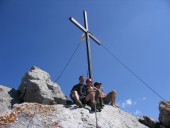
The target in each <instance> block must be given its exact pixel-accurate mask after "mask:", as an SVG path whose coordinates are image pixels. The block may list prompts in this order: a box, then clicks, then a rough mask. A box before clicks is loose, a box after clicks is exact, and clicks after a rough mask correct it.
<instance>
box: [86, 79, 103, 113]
mask: <svg viewBox="0 0 170 128" xmlns="http://www.w3.org/2000/svg"><path fill="white" fill-rule="evenodd" d="M85 88H86V89H85V90H86V92H87V94H88V95H87V96H86V102H87V104H88V103H89V101H90V103H89V105H90V106H91V110H92V111H95V105H96V109H97V110H98V111H99V112H100V111H101V107H100V105H99V98H100V91H99V90H98V89H97V88H95V87H93V86H92V80H91V79H90V78H88V79H87V80H86V86H85Z"/></svg>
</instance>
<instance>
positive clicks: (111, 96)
mask: <svg viewBox="0 0 170 128" xmlns="http://www.w3.org/2000/svg"><path fill="white" fill-rule="evenodd" d="M101 84H102V83H100V82H95V83H94V86H95V87H96V88H97V89H99V90H100V86H101ZM103 92H104V88H102V90H101V94H100V97H101V100H100V104H101V105H102V104H103V103H104V104H109V103H110V102H111V105H112V106H113V107H117V108H118V106H117V105H116V103H115V100H116V91H115V90H113V91H111V92H109V93H108V94H107V95H106V94H104V93H103Z"/></svg>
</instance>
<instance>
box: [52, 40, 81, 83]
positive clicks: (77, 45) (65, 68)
mask: <svg viewBox="0 0 170 128" xmlns="http://www.w3.org/2000/svg"><path fill="white" fill-rule="evenodd" d="M80 43H81V42H79V43H78V45H77V47H76V49H75V50H74V52H73V54H72V55H71V57H70V58H69V60H68V62H67V64H66V66H65V67H64V69H63V70H62V72H61V73H60V75H59V76H58V78H57V79H56V80H55V81H54V83H55V82H57V81H58V80H59V79H60V77H61V76H62V75H63V73H64V71H65V70H66V68H67V67H68V65H69V63H70V62H71V59H72V58H73V56H74V54H75V53H76V51H77V49H78V48H79V46H80ZM54 83H53V84H54Z"/></svg>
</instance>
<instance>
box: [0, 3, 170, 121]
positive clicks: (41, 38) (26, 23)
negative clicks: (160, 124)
mask: <svg viewBox="0 0 170 128" xmlns="http://www.w3.org/2000/svg"><path fill="white" fill-rule="evenodd" d="M83 10H86V11H87V14H88V22H89V30H90V32H92V33H93V34H94V35H95V36H96V37H97V38H98V39H99V40H100V41H101V42H102V44H103V45H104V46H105V47H107V48H108V49H109V50H110V51H111V52H112V53H113V54H114V55H115V56H117V57H118V58H119V59H120V60H121V61H122V62H123V63H124V64H125V65H126V66H128V67H129V68H130V69H131V70H132V71H133V72H134V73H136V74H137V75H138V76H139V77H140V78H141V79H143V80H144V81H145V82H146V83H147V84H148V85H149V86H151V87H152V88H153V89H154V90H155V91H156V92H158V94H159V95H161V96H162V97H163V98H164V99H165V100H169V99H170V96H169V91H170V86H169V83H170V67H169V65H170V60H169V58H170V43H169V42H170V24H169V21H170V2H169V1H168V0H108V1H102V0H93V1H90V0H86V1H80V0H72V1H69V0H50V1H47V0H29V1H26V0H15V1H13V0H8V1H7V0H1V1H0V44H1V46H0V62H1V63H0V84H1V85H4V86H8V87H11V88H15V89H17V88H18V86H19V84H20V82H21V78H22V77H23V76H24V74H25V73H26V72H27V71H28V70H29V69H30V68H31V66H32V65H35V66H37V67H39V68H41V69H42V70H45V71H47V72H48V73H49V74H50V76H51V79H52V80H53V81H55V80H56V79H57V77H58V76H59V75H60V73H61V72H62V70H63V68H64V67H65V65H66V63H67V62H68V60H69V58H70V56H71V55H72V53H73V51H74V50H75V48H76V46H77V45H78V43H79V42H80V38H81V36H82V34H83V32H82V31H81V30H79V29H78V28H77V27H76V26H75V25H74V24H72V23H71V22H70V21H69V20H68V18H69V17H71V16H72V17H74V18H75V19H76V20H77V21H78V22H79V23H81V24H82V25H83V24H84V23H83ZM91 53H92V65H93V76H94V81H100V82H102V83H103V86H104V88H105V93H108V92H109V91H111V90H112V89H115V90H116V92H117V101H116V102H117V104H118V105H119V106H120V108H121V109H123V110H125V111H127V112H129V113H131V114H133V115H136V116H139V115H147V116H150V117H152V118H154V119H156V120H157V119H158V116H159V110H158V105H159V102H160V101H161V99H160V98H159V97H158V96H157V95H155V94H154V93H153V92H151V91H150V90H149V89H148V88H147V87H146V86H144V85H143V83H141V82H140V81H139V80H138V79H136V78H135V77H134V76H133V75H132V74H131V73H129V72H128V71H127V70H126V69H125V68H124V67H122V65H120V64H119V63H118V62H117V61H116V60H115V59H114V58H113V57H112V56H110V55H109V54H108V53H107V52H106V50H105V49H104V48H103V47H102V46H98V45H97V44H96V43H95V42H93V41H92V40H91ZM79 75H84V76H85V77H86V76H87V57H86V45H85V41H84V42H82V43H81V45H80V47H79V48H78V50H77V52H76V54H75V55H74V57H73V59H72V60H71V62H70V64H69V66H68V67H67V69H66V70H65V72H64V73H63V75H62V76H61V78H60V79H59V80H58V81H57V83H58V84H59V85H60V86H61V89H62V91H63V92H64V93H65V95H68V94H69V91H70V90H71V88H72V86H73V85H74V84H76V83H77V82H78V77H79Z"/></svg>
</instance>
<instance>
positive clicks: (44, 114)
mask: <svg viewBox="0 0 170 128" xmlns="http://www.w3.org/2000/svg"><path fill="white" fill-rule="evenodd" d="M12 112H13V113H14V115H15V116H13V117H15V118H13V121H12V122H11V123H6V124H3V122H1V120H0V124H1V125H3V126H5V127H6V128H14V127H16V128H20V127H30V128H34V127H36V128H48V127H49V128H96V119H95V117H96V116H95V113H94V112H91V111H90V108H89V107H88V106H86V107H85V108H77V107H76V106H75V105H70V106H64V105H41V104H38V103H23V104H19V105H15V107H14V109H13V110H12ZM97 119H98V120H97V124H98V126H99V127H100V128H148V127H147V126H145V125H143V124H141V123H140V122H139V121H138V119H137V118H136V117H134V116H132V115H130V114H128V113H126V112H124V111H122V110H120V109H119V108H114V107H112V106H110V105H105V107H104V109H103V110H102V112H98V113H97ZM99 127H98V128H99Z"/></svg>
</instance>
